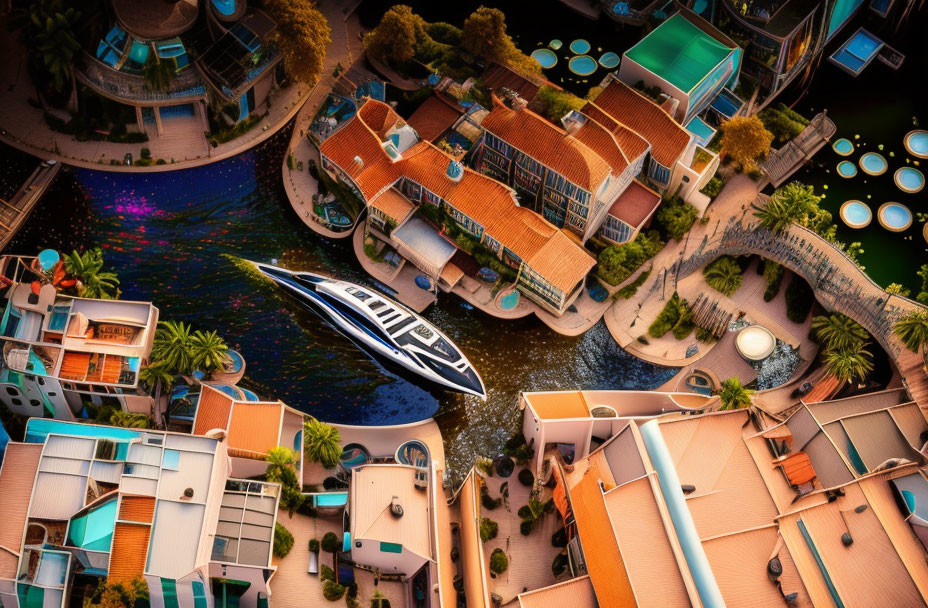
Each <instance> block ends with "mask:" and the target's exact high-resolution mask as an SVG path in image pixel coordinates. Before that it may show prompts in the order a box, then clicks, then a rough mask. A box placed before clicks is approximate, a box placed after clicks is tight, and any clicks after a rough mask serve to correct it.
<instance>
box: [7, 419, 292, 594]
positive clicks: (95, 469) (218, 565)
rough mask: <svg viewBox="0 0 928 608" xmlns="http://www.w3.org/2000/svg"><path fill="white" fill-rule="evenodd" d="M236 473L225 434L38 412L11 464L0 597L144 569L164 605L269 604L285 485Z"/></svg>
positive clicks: (127, 576) (66, 588)
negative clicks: (137, 426)
mask: <svg viewBox="0 0 928 608" xmlns="http://www.w3.org/2000/svg"><path fill="white" fill-rule="evenodd" d="M229 474H230V471H229V459H228V445H227V443H226V442H225V441H224V439H223V438H221V437H194V436H190V435H182V434H177V433H166V432H160V431H150V430H136V429H124V428H116V427H104V426H95V425H89V424H79V423H74V422H62V421H55V420H41V419H36V418H33V419H31V420H30V421H29V422H28V424H27V427H26V436H25V442H24V443H10V444H9V445H8V447H7V450H6V456H5V458H4V460H3V465H2V468H0V488H2V489H3V492H2V493H0V506H2V510H3V513H4V517H3V518H2V520H0V545H2V546H0V601H2V603H3V605H4V606H10V607H19V608H25V607H26V606H46V607H59V606H60V607H61V608H64V606H69V605H72V602H77V603H78V604H80V602H81V601H82V600H81V597H84V596H85V594H86V593H87V590H88V589H89V590H90V591H91V593H92V592H93V590H95V589H96V587H97V585H98V583H99V581H102V580H105V581H106V582H107V583H109V584H113V583H120V584H123V585H128V584H129V583H131V582H133V581H136V580H140V579H144V581H145V582H146V583H147V585H148V591H149V594H150V597H151V600H150V601H151V605H152V606H156V607H158V608H162V607H163V608H180V607H181V606H191V607H195V608H207V607H208V606H232V605H236V606H243V607H250V608H258V607H266V606H268V598H269V596H270V594H271V592H270V581H271V579H272V577H273V575H274V572H275V567H273V566H272V565H271V546H272V541H273V536H274V526H275V522H276V518H277V506H278V500H279V498H278V493H279V489H280V487H279V486H278V485H277V484H270V483H263V482H256V481H248V480H239V479H234V478H231V477H230V476H229Z"/></svg>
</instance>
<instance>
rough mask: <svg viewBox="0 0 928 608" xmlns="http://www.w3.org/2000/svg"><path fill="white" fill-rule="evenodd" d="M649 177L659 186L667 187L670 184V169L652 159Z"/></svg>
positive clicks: (649, 166)
mask: <svg viewBox="0 0 928 608" xmlns="http://www.w3.org/2000/svg"><path fill="white" fill-rule="evenodd" d="M648 177H650V178H651V179H653V180H654V181H656V182H657V183H659V184H663V185H667V184H668V183H669V182H670V169H668V168H667V167H665V166H664V165H662V164H660V163H659V162H657V161H656V160H654V158H653V157H652V158H651V163H650V164H649V165H648Z"/></svg>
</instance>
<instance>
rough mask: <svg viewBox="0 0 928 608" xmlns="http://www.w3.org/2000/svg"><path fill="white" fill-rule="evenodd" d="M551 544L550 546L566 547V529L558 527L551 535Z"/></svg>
mask: <svg viewBox="0 0 928 608" xmlns="http://www.w3.org/2000/svg"><path fill="white" fill-rule="evenodd" d="M551 546H552V547H566V546H567V530H566V529H564V528H558V529H557V531H556V532H555V533H554V534H552V535H551Z"/></svg>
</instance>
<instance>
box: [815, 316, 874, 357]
mask: <svg viewBox="0 0 928 608" xmlns="http://www.w3.org/2000/svg"><path fill="white" fill-rule="evenodd" d="M812 331H813V332H814V333H815V336H816V337H817V338H818V340H819V342H821V344H822V346H824V347H825V349H827V350H839V349H850V348H852V347H860V346H862V345H863V344H864V342H866V341H867V339H868V338H869V337H870V335H869V334H868V333H867V330H866V329H864V328H863V327H862V326H861V325H860V323H858V322H857V321H855V320H854V319H852V318H850V317H849V316H847V315H843V314H841V313H840V312H835V313H832V314H830V315H819V316H817V317H813V318H812Z"/></svg>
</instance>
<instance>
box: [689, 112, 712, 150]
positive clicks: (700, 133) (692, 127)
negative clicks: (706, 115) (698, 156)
mask: <svg viewBox="0 0 928 608" xmlns="http://www.w3.org/2000/svg"><path fill="white" fill-rule="evenodd" d="M684 128H685V129H686V130H687V131H689V132H690V133H692V134H693V135H695V136H696V143H698V144H699V145H701V146H705V145H708V143H709V142H710V141H712V138H713V137H715V133H716V130H715V129H713V128H712V127H710V126H709V125H707V124H706V123H705V122H704V121H703V120H702V119H701V118H699V117H698V116H694V117H693V119H692V120H691V121H689V122H688V123H686V126H685V127H684Z"/></svg>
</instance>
